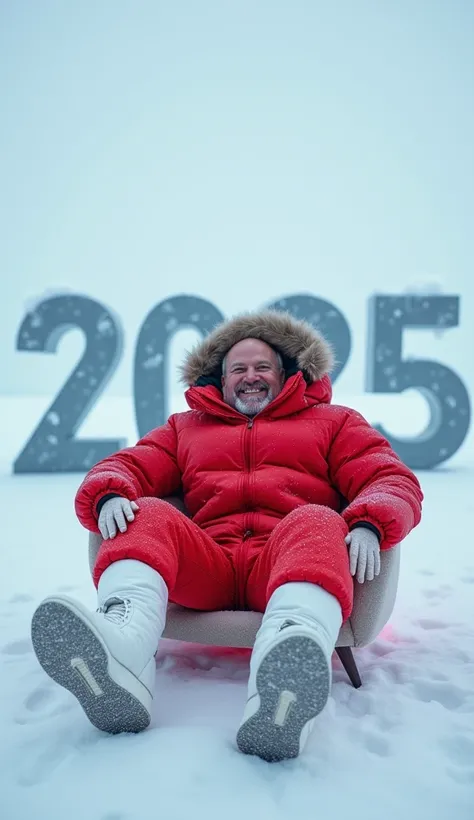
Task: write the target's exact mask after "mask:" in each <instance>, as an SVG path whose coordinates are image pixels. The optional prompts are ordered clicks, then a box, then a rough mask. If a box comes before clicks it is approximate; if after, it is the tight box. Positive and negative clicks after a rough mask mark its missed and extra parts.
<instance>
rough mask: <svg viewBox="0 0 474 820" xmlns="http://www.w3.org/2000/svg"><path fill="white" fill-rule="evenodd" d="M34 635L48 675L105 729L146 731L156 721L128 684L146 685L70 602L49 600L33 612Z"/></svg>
mask: <svg viewBox="0 0 474 820" xmlns="http://www.w3.org/2000/svg"><path fill="white" fill-rule="evenodd" d="M31 637H32V641H33V648H34V650H35V653H36V657H37V658H38V661H39V662H40V664H41V666H42V667H43V669H44V671H45V672H46V674H47V675H49V676H50V677H51V678H52V679H53V680H54V681H56V683H59V685H60V686H63V687H64V688H65V689H68V690H69V691H70V692H71V693H72V694H73V695H74V697H76V698H77V700H78V701H79V703H80V704H81V706H82V708H83V709H84V712H85V713H86V715H87V717H88V718H89V720H90V722H91V723H92V724H93V725H94V726H95V727H96V728H97V729H100V730H101V731H103V732H108V733H109V734H119V733H120V732H141V731H143V729H146V728H147V726H148V725H149V723H150V719H151V718H150V714H149V712H148V711H147V709H146V708H145V706H143V704H142V703H141V702H140V700H139V699H138V698H136V697H134V695H133V694H132V693H131V692H129V691H127V690H126V689H124V688H123V687H122V686H120V685H119V684H118V683H117V682H116V681H115V680H114V678H113V677H112V674H111V672H112V671H113V673H114V676H115V677H117V676H118V677H121V678H123V679H124V683H125V685H128V684H129V685H130V686H131V688H134V689H135V690H138V689H139V688H141V689H143V690H144V692H145V693H146V694H147V695H148V698H150V702H151V695H150V693H149V692H148V690H147V689H146V687H144V686H143V684H141V683H140V681H138V680H137V678H135V676H134V675H132V673H131V672H129V670H127V669H125V667H124V666H122V665H121V664H119V663H118V661H116V660H115V659H114V658H113V657H112V655H111V654H110V652H108V650H107V648H106V646H105V644H104V643H103V642H102V641H101V640H100V639H99V637H98V636H97V634H96V632H95V631H94V630H93V629H92V627H90V626H89V625H88V624H87V623H85V622H84V620H83V619H82V618H81V617H80V616H79V615H78V614H77V613H76V612H75V611H74V609H72V608H70V607H69V606H67V605H66V604H64V603H62V602H59V601H47V602H45V603H44V604H41V605H40V606H39V607H38V609H37V610H36V612H35V613H34V615H33V619H32V626H31Z"/></svg>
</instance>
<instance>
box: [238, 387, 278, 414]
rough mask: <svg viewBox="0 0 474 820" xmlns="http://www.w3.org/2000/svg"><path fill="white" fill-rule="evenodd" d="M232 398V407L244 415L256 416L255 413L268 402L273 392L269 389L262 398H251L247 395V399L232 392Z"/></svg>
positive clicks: (259, 411)
mask: <svg viewBox="0 0 474 820" xmlns="http://www.w3.org/2000/svg"><path fill="white" fill-rule="evenodd" d="M234 399H235V404H234V407H235V409H236V410H238V411H239V413H242V414H243V415H244V416H256V415H257V413H261V412H262V410H264V408H265V407H267V406H268V405H269V404H270V402H271V401H272V399H273V392H272V390H271V389H270V390H269V391H268V393H267V395H266V396H265V398H264V399H252V398H251V396H249V397H248V399H247V400H245V399H241V398H240V396H238V395H237V394H236V393H234Z"/></svg>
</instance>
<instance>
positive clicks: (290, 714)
mask: <svg viewBox="0 0 474 820" xmlns="http://www.w3.org/2000/svg"><path fill="white" fill-rule="evenodd" d="M256 685H257V692H258V695H259V696H260V706H259V708H258V711H257V712H256V713H255V714H254V715H252V716H251V717H250V718H249V719H248V720H246V721H245V723H244V724H243V725H242V726H241V727H240V729H239V731H238V733H237V746H238V748H239V749H240V751H241V752H243V753H244V754H249V755H257V756H258V757H261V758H263V760H267V761H269V762H277V761H281V760H288V759H290V758H294V757H297V756H298V755H299V752H300V737H301V732H302V730H303V727H304V726H305V724H306V723H307V722H308V721H309V720H311V719H312V718H314V717H316V715H318V714H319V713H320V712H321V711H322V710H323V709H324V706H325V705H326V703H327V699H328V697H329V690H330V685H331V677H330V669H329V667H328V662H327V660H326V657H325V654H324V652H323V650H322V649H321V647H320V646H319V644H317V643H316V641H314V640H312V639H311V638H307V637H302V636H298V635H294V636H292V637H288V638H287V639H286V640H284V641H282V642H281V643H279V644H277V646H275V647H274V648H273V649H272V650H270V652H269V653H268V655H267V656H266V657H265V658H264V659H263V661H262V663H261V665H260V668H259V670H258V672H257V678H256Z"/></svg>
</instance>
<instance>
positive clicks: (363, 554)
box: [345, 527, 380, 584]
mask: <svg viewBox="0 0 474 820" xmlns="http://www.w3.org/2000/svg"><path fill="white" fill-rule="evenodd" d="M345 541H346V544H347V545H348V546H349V559H350V571H351V575H356V573H357V580H358V582H359V584H363V583H364V581H373V580H374V577H375V575H378V574H379V572H380V544H379V539H378V538H377V536H376V534H375V532H372V530H369V529H367V528H366V527H354V529H353V530H352V532H350V533H349V535H346V538H345Z"/></svg>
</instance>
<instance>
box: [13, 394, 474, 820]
mask: <svg viewBox="0 0 474 820" xmlns="http://www.w3.org/2000/svg"><path fill="white" fill-rule="evenodd" d="M338 400H339V401H342V398H340V397H339V399H338ZM47 401H48V400H47V399H44V400H43V399H38V400H37V401H33V400H22V401H14V400H3V402H2V405H1V408H0V409H1V415H2V419H3V420H4V421H3V423H2V431H1V436H2V438H1V440H0V444H1V447H0V458H1V463H0V504H1V508H2V519H3V528H2V536H3V538H2V550H1V562H2V565H1V572H0V664H1V673H0V817H1V818H2V820H66V819H67V820H84V819H85V818H86V819H87V820H151V819H152V818H162V819H163V820H189V818H193V820H201V818H202V820H204V818H205V820H243V818H245V820H254V818H255V820H267V819H268V820H270V819H271V820H280V819H281V820H283V819H284V820H287V819H288V820H290V818H293V817H295V818H299V820H306V818H308V820H312V818H315V819H316V818H318V820H319V819H322V818H324V819H325V820H326V818H327V819H328V820H329V818H330V819H331V820H347V819H348V818H352V820H381V818H383V820H402V818H403V820H411V818H416V820H425V819H426V820H468V819H470V820H472V818H474V542H473V524H474V451H473V449H474V448H473V446H472V435H471V437H470V441H469V442H468V443H467V444H466V445H465V446H464V447H463V449H462V450H460V451H459V453H458V454H457V455H456V456H455V457H454V458H453V459H452V460H451V461H450V462H449V463H448V464H447V465H445V466H442V467H441V468H439V469H438V470H437V471H433V472H425V473H421V474H420V475H419V477H420V480H421V482H422V485H423V488H424V491H425V495H426V500H425V506H424V519H423V522H422V524H421V525H420V527H419V528H418V529H417V530H415V531H414V532H413V533H412V535H411V536H410V537H409V539H407V541H406V543H405V545H404V547H403V553H402V568H401V577H400V586H399V595H398V599H397V603H396V608H395V611H394V613H393V616H392V618H391V620H390V623H389V624H388V625H387V627H386V628H385V629H384V631H383V633H382V634H381V635H380V636H379V638H378V640H377V641H375V643H373V644H372V645H371V646H369V647H367V648H365V649H362V650H358V651H357V652H356V657H357V661H358V664H359V668H360V671H361V675H362V679H363V687H362V688H361V689H359V690H355V689H353V688H352V687H351V685H350V684H349V681H348V680H347V678H346V675H345V673H344V671H343V670H342V668H341V666H340V664H339V661H338V660H337V658H335V659H334V662H333V663H334V685H333V691H332V696H331V698H330V702H329V704H328V706H327V708H326V710H325V711H324V712H323V714H322V715H321V716H320V718H319V719H318V723H317V729H316V730H315V732H314V734H313V736H312V738H311V740H310V743H309V745H308V747H307V750H306V751H305V753H304V755H303V756H302V757H301V758H300V759H299V760H297V761H292V762H288V763H284V764H268V763H264V762H262V761H260V760H258V759H253V758H248V757H245V756H243V755H241V754H239V753H238V752H237V750H236V747H235V744H234V737H235V731H236V728H237V726H238V723H239V719H240V715H241V713H242V710H243V707H244V703H245V696H246V678H247V674H248V660H249V653H248V652H247V651H233V650H222V649H211V648H203V647H199V646H191V645H188V644H179V643H175V642H171V641H163V643H162V646H161V649H160V651H159V654H158V660H157V667H158V668H157V680H156V697H155V713H154V720H153V724H152V727H151V728H150V729H149V730H148V731H146V732H145V733H143V734H142V735H138V736H121V737H109V736H107V735H103V734H100V733H99V732H98V731H96V730H95V729H94V728H93V727H92V726H91V725H90V724H89V723H88V721H87V720H86V718H85V716H84V714H83V712H82V711H81V709H80V707H79V706H78V704H77V702H76V701H75V699H74V698H73V697H72V696H71V695H70V694H69V693H68V692H66V691H65V690H62V689H61V688H59V687H58V686H56V685H55V684H54V683H53V682H52V681H51V680H50V679H49V678H48V677H47V676H46V675H45V673H44V672H43V670H42V669H41V667H40V666H39V665H38V663H37V662H36V660H35V657H34V655H33V652H32V647H31V642H30V637H29V624H30V619H31V615H32V613H33V610H34V608H35V607H36V605H37V604H38V603H39V601H40V600H41V599H42V597H44V596H45V595H47V594H49V593H53V592H56V591H65V592H66V591H67V592H68V593H69V594H72V595H75V596H78V597H80V598H81V599H82V600H84V601H85V602H88V603H90V605H91V606H94V591H93V588H92V585H91V582H90V578H89V575H88V565H87V550H86V542H87V536H86V533H85V531H84V530H82V529H81V527H80V525H79V524H78V522H77V521H76V520H75V517H74V512H73V506H72V502H73V498H74V494H75V491H76V488H77V486H78V484H79V482H80V480H81V476H80V475H56V476H41V477H34V476H12V475H11V463H12V460H13V458H14V457H15V456H16V455H17V454H18V452H19V450H20V449H21V447H22V445H23V444H24V442H25V440H26V438H27V436H28V435H29V434H30V433H31V431H32V429H33V427H34V425H35V423H36V422H37V420H38V419H39V416H40V411H41V412H42V409H44V407H45V406H46V404H47ZM401 401H404V400H401ZM375 402H377V409H378V410H380V414H379V417H381V416H383V419H384V421H385V423H386V424H389V423H390V424H391V428H392V429H393V430H394V432H395V433H399V432H401V430H400V428H404V430H405V431H406V430H407V427H410V430H409V434H413V433H414V432H416V431H415V430H414V429H412V428H411V426H410V425H415V426H417V425H418V426H419V427H420V429H421V427H422V426H423V422H424V419H423V410H422V408H421V407H420V406H419V405H418V404H416V406H413V408H412V410H411V411H410V425H408V424H407V421H406V412H405V414H404V413H401V412H400V409H401V407H402V404H401V403H400V404H398V402H397V400H396V399H395V398H393V397H390V399H389V400H388V401H387V403H386V404H384V402H385V399H381V398H380V397H373V396H372V397H370V396H369V397H367V396H362V397H360V400H359V401H358V402H357V404H356V405H355V406H357V407H358V409H360V410H361V411H362V412H363V413H365V414H366V415H367V417H369V418H370V420H371V421H375V420H377V418H376V417H375V415H374V412H373V411H374V409H375V406H376V405H375ZM348 403H349V402H348ZM403 407H404V408H405V410H406V407H407V405H403ZM388 408H390V410H389V409H388ZM175 409H179V408H175ZM388 412H390V413H392V418H391V419H388V416H387V413H388ZM111 420H112V421H111ZM105 422H106V424H105ZM397 425H398V429H396V427H397ZM105 429H107V435H108V436H113V435H117V434H121V435H123V434H124V431H125V435H127V433H128V436H129V441H130V442H132V441H133V440H134V438H135V435H134V432H133V420H132V417H131V411H130V408H129V405H128V403H124V402H122V403H120V402H118V401H117V400H116V403H115V407H114V408H113V409H112V408H111V405H110V404H108V403H107V401H105V400H104V401H103V402H100V403H99V405H98V406H97V408H95V410H94V411H93V413H92V414H91V416H90V418H89V419H88V424H87V429H86V425H84V428H83V429H82V430H81V435H90V434H97V435H104V431H105ZM5 524H6V525H5Z"/></svg>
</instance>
